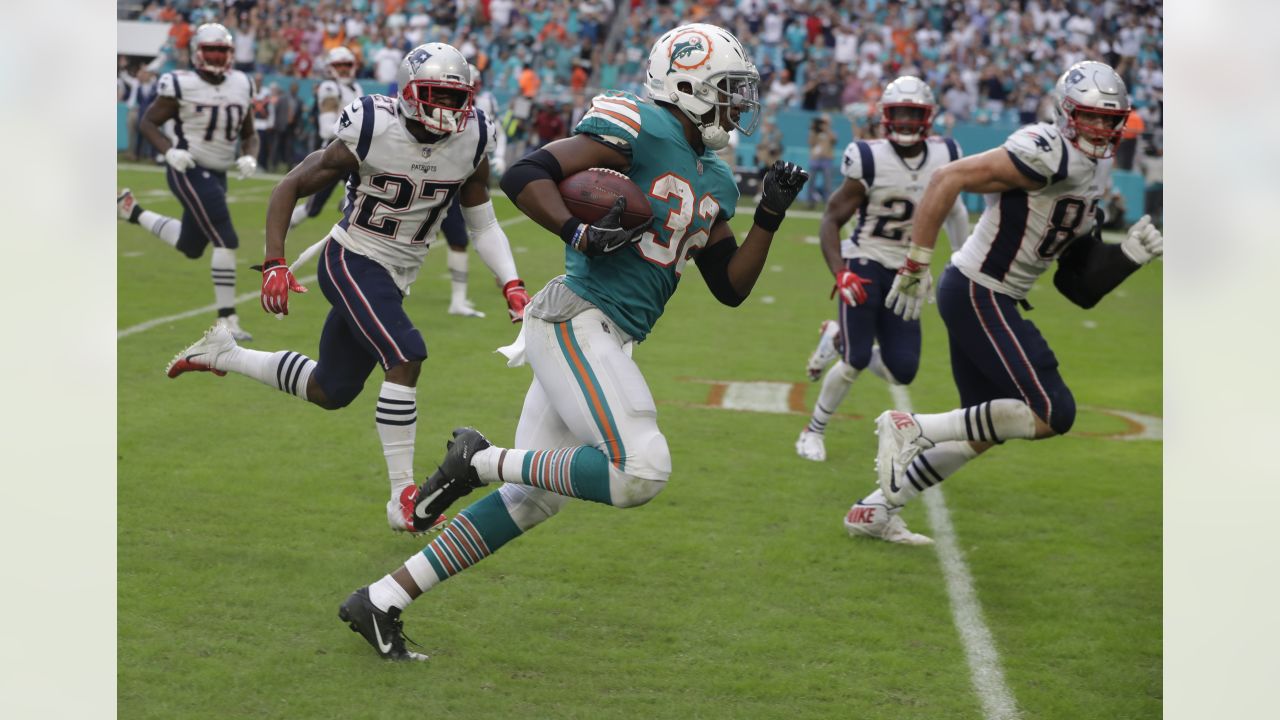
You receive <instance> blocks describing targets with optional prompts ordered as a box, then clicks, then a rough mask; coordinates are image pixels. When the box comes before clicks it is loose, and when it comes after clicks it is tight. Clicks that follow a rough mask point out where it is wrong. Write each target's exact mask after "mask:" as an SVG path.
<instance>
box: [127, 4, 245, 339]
mask: <svg viewBox="0 0 1280 720" xmlns="http://www.w3.org/2000/svg"><path fill="white" fill-rule="evenodd" d="M233 50H234V45H233V44H232V38H231V33H230V32H227V29H226V28H225V27H223V26H221V25H219V24H217V23H206V24H204V25H201V26H200V27H198V28H196V31H195V33H194V34H193V35H192V36H191V64H192V65H193V66H194V68H195V69H194V70H175V71H173V72H170V73H165V74H164V75H162V76H161V77H160V81H159V83H158V84H157V88H156V92H157V97H156V99H155V102H153V103H152V104H151V107H149V108H148V109H147V112H146V114H145V115H143V117H142V119H141V120H140V121H139V122H138V128H139V130H141V132H142V134H143V136H144V137H146V138H147V140H148V141H149V142H150V143H151V144H152V145H154V146H155V148H156V151H157V152H160V153H164V159H165V163H166V165H167V168H166V171H165V179H166V180H167V181H168V183H169V189H170V190H171V191H172V192H173V194H174V195H175V196H176V197H177V198H178V202H180V203H182V219H181V220H177V219H175V218H171V217H167V216H164V215H161V214H159V213H155V212H151V211H150V210H144V209H143V208H142V206H141V205H140V204H138V201H137V200H136V199H135V198H134V197H133V193H132V192H130V191H129V188H125V189H124V190H122V191H120V194H119V195H118V196H117V197H116V209H117V211H118V212H119V214H120V218H121V219H123V220H127V221H128V222H131V223H134V224H136V225H141V226H142V227H144V228H146V229H147V230H148V231H149V232H150V233H151V234H153V235H155V236H156V237H158V238H160V239H161V240H163V241H165V242H166V243H168V244H169V246H171V247H173V248H175V249H177V250H178V252H180V253H182V254H183V255H186V256H187V257H188V258H190V259H192V260H194V259H196V258H198V257H200V256H201V255H203V254H204V249H205V248H206V247H207V246H208V245H209V244H210V243H212V244H213V253H212V257H211V258H210V262H209V265H210V268H211V270H210V272H211V274H212V276H213V297H214V305H216V306H217V312H218V320H217V323H218V325H219V326H220V327H222V328H223V329H225V330H226V331H227V332H228V333H230V335H231V336H232V337H234V338H235V339H236V340H240V341H247V340H252V339H253V336H252V335H250V334H249V333H247V332H245V330H244V329H243V328H241V327H240V318H239V316H238V315H237V314H236V309H235V302H236V248H238V247H240V238H239V237H238V236H237V235H236V230H235V228H234V227H232V225H231V213H230V211H229V210H228V209H227V170H229V169H231V168H232V167H234V168H236V169H237V171H238V174H239V177H240V179H242V180H243V179H245V178H247V177H249V176H250V175H253V174H254V173H255V172H256V171H257V169H258V162H257V160H255V159H254V158H255V157H257V155H258V135H257V133H255V132H254V129H253V113H252V112H250V111H249V105H250V103H251V102H252V101H253V96H254V94H255V90H256V88H254V87H253V81H252V80H250V79H249V76H248V75H245V74H244V73H243V72H240V71H239V70H234V69H232V53H233ZM169 120H174V121H175V122H174V125H173V129H174V134H175V136H176V138H177V142H171V141H170V139H169V137H168V136H166V135H165V133H164V132H163V131H162V130H161V129H160V128H161V127H162V126H163V125H164V124H165V123H166V122H168V121H169ZM237 152H238V153H239V154H238V155H237Z"/></svg>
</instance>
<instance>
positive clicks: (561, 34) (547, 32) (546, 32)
mask: <svg viewBox="0 0 1280 720" xmlns="http://www.w3.org/2000/svg"><path fill="white" fill-rule="evenodd" d="M547 38H551V41H552V42H554V43H557V44H560V43H564V42H566V41H568V39H569V33H567V32H565V29H564V26H563V25H561V24H560V23H558V22H556V21H555V20H548V21H547V24H546V25H543V26H542V32H540V33H538V42H540V43H546V42H547Z"/></svg>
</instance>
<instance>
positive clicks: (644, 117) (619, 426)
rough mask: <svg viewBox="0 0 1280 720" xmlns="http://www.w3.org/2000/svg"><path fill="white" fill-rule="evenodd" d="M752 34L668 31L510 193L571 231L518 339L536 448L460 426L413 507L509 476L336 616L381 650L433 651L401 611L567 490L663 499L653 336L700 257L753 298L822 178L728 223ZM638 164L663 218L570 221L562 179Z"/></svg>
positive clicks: (525, 525)
mask: <svg viewBox="0 0 1280 720" xmlns="http://www.w3.org/2000/svg"><path fill="white" fill-rule="evenodd" d="M746 58H747V56H746V53H745V52H744V51H743V49H742V45H741V44H740V43H739V42H738V40H737V39H736V38H735V37H734V36H733V35H731V34H730V33H728V32H726V31H725V30H723V29H721V28H719V27H716V26H713V25H705V24H693V25H684V26H682V27H679V28H676V29H674V30H671V31H669V32H667V33H666V34H664V35H662V37H660V38H659V39H658V41H657V42H656V43H655V44H654V45H653V49H652V51H651V52H650V55H649V63H648V82H647V84H646V87H647V89H648V95H649V97H648V99H640V98H637V97H636V96H634V95H629V94H625V93H607V94H604V95H599V96H597V97H595V98H594V99H593V100H592V102H591V105H590V107H589V108H588V110H587V112H586V114H585V115H584V116H583V118H582V120H581V121H580V122H579V123H578V124H577V126H576V127H575V128H574V135H572V136H571V137H569V138H565V139H563V140H558V141H556V142H553V143H551V144H549V145H547V146H546V147H544V148H542V149H541V150H538V151H537V152H534V153H532V154H530V155H529V156H527V157H525V158H523V159H522V160H520V161H519V162H518V163H516V164H514V165H513V166H512V167H511V169H510V170H508V171H507V173H506V175H504V176H503V178H502V188H503V190H504V192H506V193H507V195H508V197H510V198H512V200H513V201H515V203H516V204H517V205H518V206H519V207H520V209H521V210H522V211H524V212H525V214H527V215H528V216H529V217H530V218H531V219H533V220H534V221H535V222H537V223H538V224H539V225H541V226H542V227H544V228H546V229H547V230H549V231H551V232H553V233H556V234H558V235H559V236H560V238H561V239H562V240H563V241H564V243H565V245H566V250H565V274H564V275H561V276H559V277H556V278H554V279H553V280H551V282H550V283H548V284H547V286H546V287H545V288H543V290H542V291H541V292H539V293H538V295H537V296H536V297H535V298H534V300H533V301H532V302H531V303H530V305H529V307H528V312H527V315H528V316H527V317H526V319H525V325H524V327H523V328H522V330H521V338H520V339H518V340H517V342H516V344H515V345H513V346H512V347H509V348H504V352H505V353H506V354H507V355H508V357H509V358H510V359H511V363H510V364H512V365H516V364H520V363H521V362H523V361H524V360H525V359H527V361H528V363H529V364H530V365H531V366H532V368H533V374H534V379H533V383H532V385H531V387H530V388H529V391H528V394H527V395H526V396H525V401H524V409H523V411H522V413H521V416H520V421H519V424H518V426H517V428H516V435H515V440H516V445H517V446H518V447H519V448H521V449H508V448H499V447H495V446H492V445H491V444H490V443H489V442H488V441H487V440H485V438H484V437H483V436H482V435H481V434H480V433H479V432H477V431H476V430H474V429H471V428H460V429H458V430H455V431H454V438H453V440H452V441H451V442H450V443H449V446H450V447H449V451H448V452H447V453H446V455H445V458H444V460H443V462H442V463H441V468H440V470H439V471H437V472H436V473H435V474H434V475H432V476H431V477H430V478H429V479H428V480H427V481H426V483H424V485H423V486H422V487H421V488H420V489H419V498H418V505H417V509H416V512H415V516H416V519H417V520H418V522H419V523H431V522H433V521H434V520H435V519H436V517H437V516H438V515H439V513H440V512H442V511H443V510H444V509H445V508H446V507H448V506H449V504H450V503H452V502H454V501H455V500H457V499H458V498H460V497H462V496H463V495H466V494H467V493H469V492H471V490H472V489H473V488H476V487H479V486H481V485H486V484H490V483H501V487H500V488H499V489H498V490H497V491H496V492H493V493H490V494H488V495H487V496H485V497H484V498H482V499H481V500H479V501H478V502H475V503H473V504H472V505H470V506H469V507H467V508H466V509H464V510H462V511H461V512H459V513H458V514H457V516H455V518H454V519H453V521H452V522H451V523H450V524H449V526H448V527H446V528H445V529H444V530H443V532H442V533H441V534H440V535H439V536H438V537H437V538H436V539H435V540H434V541H433V542H431V543H430V544H429V545H428V546H427V547H426V548H425V549H424V550H423V551H422V552H420V553H416V554H415V555H413V557H411V558H409V559H408V560H407V561H405V563H404V565H402V566H401V567H399V568H398V569H396V570H395V571H393V572H392V573H391V574H389V575H385V576H383V577H382V579H380V580H378V581H377V582H375V583H373V584H372V585H370V586H367V587H362V588H360V589H358V590H356V591H355V592H354V593H352V594H351V596H350V597H349V598H348V599H347V600H346V601H345V602H344V603H343V604H342V607H341V609H340V611H339V616H340V617H341V618H342V619H343V620H345V621H347V622H348V623H349V624H350V625H351V627H352V629H354V630H356V631H358V632H359V633H360V634H362V635H363V636H364V637H365V639H367V640H368V641H369V643H370V644H371V645H373V646H374V648H375V650H377V652H378V654H379V655H381V656H382V657H386V658H393V659H422V656H421V655H419V654H417V653H412V652H409V651H407V650H406V649H405V647H404V639H403V636H402V634H401V620H400V612H401V611H402V610H403V609H404V608H405V607H406V606H407V605H408V604H409V603H410V602H411V601H412V600H413V599H414V598H416V597H418V596H419V595H421V594H422V593H423V592H426V591H428V590H430V589H431V588H433V587H435V586H436V585H437V584H438V583H440V582H441V581H443V580H446V579H448V578H449V577H452V576H453V575H455V574H457V573H458V572H461V571H462V570H465V569H466V568H468V567H471V566H473V565H474V564H475V563H477V562H479V561H480V560H482V559H484V558H485V557H487V556H489V555H490V554H492V553H493V552H495V551H497V550H498V549H499V548H501V547H502V546H503V545H505V544H506V543H508V542H510V541H512V540H514V539H515V538H517V537H519V536H520V535H522V534H524V533H525V532H527V531H528V530H530V529H532V528H533V527H534V526H536V525H538V524H539V523H541V522H543V521H544V520H546V519H547V518H549V517H551V516H552V515H554V514H556V512H558V511H559V510H560V509H561V508H562V507H563V506H564V505H565V503H567V502H569V499H570V498H578V499H580V500H587V501H591V502H597V503H603V504H606V505H612V506H614V507H620V508H627V507H635V506H639V505H643V504H645V503H647V502H648V501H650V500H651V499H653V497H654V496H655V495H657V494H658V493H659V492H660V491H661V490H662V489H663V487H665V486H666V483H667V479H668V477H669V476H670V474H671V469H672V468H671V455H670V453H669V451H668V449H667V441H666V438H664V437H663V435H662V432H661V431H660V430H659V429H658V423H657V409H656V407H655V405H654V400H653V396H652V394H650V392H649V388H648V386H647V384H646V383H645V379H644V376H643V375H642V374H641V372H640V369H639V367H638V366H637V365H636V363H635V361H634V360H632V358H631V349H632V347H633V345H634V344H635V343H636V342H639V341H642V340H644V339H645V338H646V337H648V335H649V332H650V330H652V328H653V326H654V323H655V322H657V320H658V318H659V317H660V316H661V315H662V312H663V308H664V307H665V305H666V303H667V300H668V299H669V298H670V297H671V295H672V293H674V292H675V290H676V286H677V284H678V282H679V280H680V277H681V273H682V272H683V271H684V270H685V269H686V262H687V261H688V260H689V259H691V258H692V259H693V260H694V262H695V263H696V264H697V266H698V270H699V271H700V273H701V274H702V277H703V279H704V280H705V281H706V283H707V286H708V287H709V288H710V290H711V293H712V294H713V295H714V296H715V297H716V299H717V300H719V301H720V302H722V303H724V304H726V305H730V306H736V305H739V304H741V303H742V301H743V300H744V299H745V298H746V297H747V296H748V295H749V294H750V293H751V289H752V287H753V286H754V284H755V282H756V279H757V278H758V277H759V274H760V271H761V268H762V267H763V266H764V262H765V259H766V257H767V254H768V251H769V246H770V243H771V242H772V239H773V235H774V233H775V232H776V231H777V230H778V227H779V225H780V223H781V222H782V219H783V217H784V215H785V213H786V211H787V208H788V207H789V206H790V205H791V203H792V201H793V200H794V199H795V197H796V195H797V194H798V193H799V192H800V189H801V188H802V187H803V186H804V182H805V180H806V179H807V175H806V174H805V172H804V171H803V170H801V169H800V168H799V167H798V166H795V165H792V164H789V163H778V164H776V165H775V166H774V167H773V169H772V171H771V172H770V173H769V175H768V176H767V177H766V178H765V180H764V190H763V198H762V200H761V202H760V205H759V207H758V208H757V210H756V213H755V222H754V224H753V226H752V227H751V229H750V231H749V232H748V233H747V235H746V239H745V241H744V242H743V244H742V246H741V247H739V246H738V243H737V241H736V240H735V239H734V235H733V231H732V230H730V228H729V222H728V221H729V219H730V218H731V217H732V216H733V213H734V209H735V208H736V206H737V201H738V189H737V186H736V185H735V184H734V181H733V175H732V173H731V172H730V170H729V167H728V166H727V165H725V164H724V162H723V161H722V160H720V159H719V158H718V157H717V156H716V151H717V150H720V149H722V148H723V147H725V145H726V144H727V143H728V140H729V132H730V131H731V130H733V129H737V130H739V131H740V132H742V133H743V134H744V135H750V134H751V132H752V131H753V130H754V129H755V124H756V119H757V118H758V115H757V110H758V107H759V105H758V100H757V97H758V95H757V87H758V84H759V74H758V73H757V71H756V68H755V66H754V65H752V64H751V62H750V61H749V60H747V59H746ZM595 167H599V168H612V169H614V170H617V171H619V172H622V173H625V174H626V175H627V176H628V177H629V178H630V179H631V180H632V181H634V182H635V183H636V184H637V185H638V186H639V187H640V188H641V189H642V190H644V191H646V192H647V193H648V198H649V204H650V208H651V209H652V210H653V214H654V217H655V220H654V221H653V222H652V224H651V225H650V226H646V225H641V226H639V227H635V228H633V229H625V228H623V227H621V226H620V224H619V217H620V215H621V213H622V212H623V210H624V208H625V200H624V199H623V198H619V201H618V202H617V203H616V204H615V205H614V206H613V209H612V210H611V211H610V212H609V213H608V214H606V215H605V216H604V217H603V218H602V219H600V220H598V221H596V222H594V223H587V222H583V221H582V220H580V219H578V218H575V217H573V215H572V214H571V213H570V212H569V210H568V209H566V207H565V205H564V201H563V200H562V199H561V196H560V194H559V192H558V190H557V183H558V182H559V181H560V179H561V178H563V177H567V176H570V175H573V174H574V173H577V172H579V171H582V170H585V169H587V168H595Z"/></svg>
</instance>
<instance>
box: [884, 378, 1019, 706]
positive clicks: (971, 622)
mask: <svg viewBox="0 0 1280 720" xmlns="http://www.w3.org/2000/svg"><path fill="white" fill-rule="evenodd" d="M889 392H890V394H891V395H892V396H893V405H894V407H896V408H897V409H899V410H906V411H907V412H913V410H912V407H911V396H910V394H908V393H907V389H906V388H905V387H903V386H901V385H890V386H889ZM923 495H924V506H925V510H926V511H928V513H929V525H931V526H932V527H933V542H934V548H936V549H937V551H938V563H939V564H941V565H942V574H943V576H944V577H945V578H946V581H947V595H948V596H949V597H950V598H951V615H952V617H953V618H954V619H955V623H956V629H957V630H959V631H960V640H961V641H962V642H963V643H964V654H965V657H966V658H967V659H968V661H969V675H970V677H971V679H972V680H973V689H974V690H975V691H976V692H977V693H978V700H979V701H980V702H981V703H982V712H983V717H984V718H986V720H1018V718H1020V717H1021V715H1020V714H1019V713H1018V703H1017V701H1015V700H1014V698H1013V693H1012V692H1011V691H1010V690H1009V686H1008V685H1007V684H1006V683H1005V681H1004V669H1003V668H1002V667H1001V666H1000V653H999V652H997V651H996V642H995V639H994V638H992V637H991V630H990V629H988V628H987V623H986V622H985V621H984V620H983V619H982V603H980V602H978V593H977V591H976V590H974V587H973V576H972V575H970V574H969V566H968V564H967V563H965V561H964V552H963V551H962V550H961V549H960V544H959V542H958V541H957V539H956V531H955V528H954V527H953V526H952V525H951V513H950V512H948V511H947V501H946V498H944V497H943V496H942V487H941V486H937V487H933V488H930V489H929V490H927V491H926V492H924V494H923Z"/></svg>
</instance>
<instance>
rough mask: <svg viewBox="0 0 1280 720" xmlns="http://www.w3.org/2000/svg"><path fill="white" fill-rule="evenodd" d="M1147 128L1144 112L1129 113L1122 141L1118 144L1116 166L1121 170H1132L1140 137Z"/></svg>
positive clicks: (1121, 137)
mask: <svg viewBox="0 0 1280 720" xmlns="http://www.w3.org/2000/svg"><path fill="white" fill-rule="evenodd" d="M1145 129H1146V122H1145V121H1144V120H1143V119H1142V113H1141V112H1138V111H1137V110H1135V111H1133V112H1131V113H1129V117H1127V118H1125V121H1124V134H1122V135H1121V136H1120V143H1119V144H1118V145H1116V165H1115V166H1116V168H1117V169H1119V170H1132V169H1133V161H1134V156H1135V155H1136V154H1137V151H1138V138H1140V137H1141V136H1142V131H1143V130H1145Z"/></svg>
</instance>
